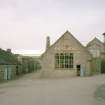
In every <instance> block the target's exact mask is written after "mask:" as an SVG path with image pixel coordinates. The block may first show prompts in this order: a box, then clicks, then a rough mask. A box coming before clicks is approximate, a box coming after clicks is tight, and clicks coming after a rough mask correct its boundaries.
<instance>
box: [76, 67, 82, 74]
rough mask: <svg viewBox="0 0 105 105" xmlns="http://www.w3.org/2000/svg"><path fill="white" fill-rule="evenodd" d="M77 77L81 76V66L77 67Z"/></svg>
mask: <svg viewBox="0 0 105 105" xmlns="http://www.w3.org/2000/svg"><path fill="white" fill-rule="evenodd" d="M76 68H77V76H80V70H81V65H77V67H76Z"/></svg>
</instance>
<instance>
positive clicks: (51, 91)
mask: <svg viewBox="0 0 105 105" xmlns="http://www.w3.org/2000/svg"><path fill="white" fill-rule="evenodd" d="M104 82H105V75H100V76H94V77H85V78H80V77H75V78H65V79H64V78H63V79H34V74H29V75H27V76H25V77H24V78H21V79H19V80H14V81H12V82H8V83H4V84H1V85H0V105H96V100H95V98H94V92H95V90H96V88H97V87H98V86H99V85H101V84H103V83H104Z"/></svg>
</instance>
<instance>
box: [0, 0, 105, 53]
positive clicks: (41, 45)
mask: <svg viewBox="0 0 105 105" xmlns="http://www.w3.org/2000/svg"><path fill="white" fill-rule="evenodd" d="M66 30H68V31H70V32H71V33H72V34H73V35H74V37H76V38H77V39H78V40H79V41H80V42H81V43H82V44H84V45H86V44H87V43H88V42H89V41H90V40H92V39H93V38H94V37H97V38H99V39H100V40H103V37H102V33H104V32H105V0H0V48H2V49H7V48H11V49H12V51H13V52H14V53H26V54H28V53H30V54H41V53H42V52H43V51H44V50H45V47H46V36H50V38H51V43H52V44H53V43H54V42H55V41H56V40H57V39H58V38H59V37H60V36H61V35H62V34H63V33H64V32H65V31H66Z"/></svg>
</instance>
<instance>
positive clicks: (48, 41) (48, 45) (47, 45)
mask: <svg viewBox="0 0 105 105" xmlns="http://www.w3.org/2000/svg"><path fill="white" fill-rule="evenodd" d="M49 47H50V37H49V36H47V37H46V50H47V49H48V48H49Z"/></svg>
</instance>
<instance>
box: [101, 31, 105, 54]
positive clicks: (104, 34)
mask: <svg viewBox="0 0 105 105" xmlns="http://www.w3.org/2000/svg"><path fill="white" fill-rule="evenodd" d="M102 35H103V36H104V53H105V33H103V34H102Z"/></svg>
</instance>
